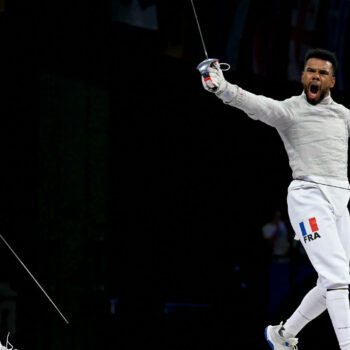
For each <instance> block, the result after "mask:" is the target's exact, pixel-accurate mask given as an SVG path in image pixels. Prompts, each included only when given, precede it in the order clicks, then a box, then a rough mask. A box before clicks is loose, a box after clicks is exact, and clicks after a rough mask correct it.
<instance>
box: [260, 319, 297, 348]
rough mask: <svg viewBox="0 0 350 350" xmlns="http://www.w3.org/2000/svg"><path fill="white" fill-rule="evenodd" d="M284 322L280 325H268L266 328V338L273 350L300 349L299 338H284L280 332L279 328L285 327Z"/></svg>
mask: <svg viewBox="0 0 350 350" xmlns="http://www.w3.org/2000/svg"><path fill="white" fill-rule="evenodd" d="M282 323H283V322H281V323H280V325H279V326H268V327H266V328H265V338H266V340H267V342H268V343H269V345H270V346H271V348H272V349H273V350H287V349H289V350H298V347H297V344H298V339H297V338H283V337H282V336H280V334H279V330H280V329H281V328H282V327H283V326H282Z"/></svg>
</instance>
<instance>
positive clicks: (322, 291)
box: [202, 49, 350, 350]
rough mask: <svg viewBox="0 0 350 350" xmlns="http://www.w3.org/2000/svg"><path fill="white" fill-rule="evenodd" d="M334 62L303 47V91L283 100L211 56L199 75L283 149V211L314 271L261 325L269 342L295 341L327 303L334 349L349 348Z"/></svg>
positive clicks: (347, 116)
mask: <svg viewBox="0 0 350 350" xmlns="http://www.w3.org/2000/svg"><path fill="white" fill-rule="evenodd" d="M336 68H337V60H336V57H335V55H334V54H333V53H331V52H329V51H327V50H324V49H312V50H309V51H308V52H307V53H306V56H305V65H304V70H303V72H302V74H301V82H302V85H303V92H302V94H301V95H299V96H293V97H291V98H288V99H286V100H284V101H276V100H273V99H271V98H268V97H265V96H258V95H255V94H252V93H250V92H248V91H245V90H243V89H241V88H240V87H239V86H237V85H233V84H230V83H229V82H227V81H226V80H225V78H224V76H223V73H222V71H221V69H220V65H219V64H218V63H215V64H214V65H212V67H211V68H209V77H207V78H203V77H202V83H203V86H204V88H205V89H206V90H208V91H210V92H212V93H214V94H215V95H216V96H217V97H218V98H219V99H221V100H222V101H223V102H224V103H225V104H228V105H230V106H233V107H236V108H239V109H241V110H243V111H244V112H245V113H246V114H247V115H248V116H249V117H250V118H252V119H255V120H260V121H262V122H264V123H266V124H268V125H270V126H272V127H275V128H276V129H277V131H278V133H279V135H280V136H281V138H282V140H283V143H284V146H285V149H286V151H287V154H288V157H289V164H290V167H291V169H292V173H293V181H292V182H291V184H290V185H289V188H288V195H287V203H288V213H289V218H290V221H291V224H292V226H293V229H294V231H295V233H296V238H298V239H300V240H301V242H302V244H303V246H304V248H305V250H306V253H307V255H308V257H309V259H310V261H311V263H312V265H313V267H314V268H315V270H316V272H317V274H318V279H317V284H316V286H315V287H314V288H313V289H311V290H310V291H309V293H308V294H307V295H306V296H305V297H304V299H303V300H302V302H301V304H300V305H299V307H298V308H297V309H296V311H295V312H294V313H293V314H292V315H291V316H290V317H289V318H288V319H287V321H286V322H285V324H283V322H281V324H280V325H276V326H271V325H270V326H268V327H266V329H265V338H266V340H267V342H268V343H269V345H270V346H271V347H272V348H273V349H275V350H283V349H297V345H296V344H297V343H298V339H297V338H296V336H297V334H298V333H299V332H300V331H301V330H302V329H303V328H304V327H305V326H306V325H307V324H308V323H309V322H310V321H311V320H313V319H315V318H316V317H317V316H319V315H320V314H321V313H322V312H324V311H325V310H326V309H327V311H328V313H329V316H330V319H331V321H332V325H333V328H334V330H335V333H336V336H337V339H338V342H339V346H340V349H341V350H350V310H349V299H348V294H349V292H348V285H349V283H350V275H349V258H350V218H349V212H348V209H347V204H348V201H349V197H350V186H349V182H348V178H347V166H348V160H347V155H348V137H349V131H350V110H349V109H347V108H345V107H344V106H342V105H340V104H338V103H336V102H334V101H333V99H332V97H331V94H330V90H331V88H333V86H334V84H335V72H336ZM213 87H214V89H213Z"/></svg>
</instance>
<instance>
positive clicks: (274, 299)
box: [262, 210, 290, 318]
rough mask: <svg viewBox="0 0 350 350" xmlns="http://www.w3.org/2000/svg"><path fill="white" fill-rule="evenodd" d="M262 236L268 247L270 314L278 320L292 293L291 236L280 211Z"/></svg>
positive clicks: (263, 228) (265, 226) (263, 231)
mask: <svg viewBox="0 0 350 350" xmlns="http://www.w3.org/2000/svg"><path fill="white" fill-rule="evenodd" d="M262 235H263V238H264V239H265V240H266V242H267V246H268V259H269V264H268V300H269V301H268V313H269V316H270V317H272V318H274V317H276V318H277V317H279V314H280V311H281V306H282V303H283V300H284V299H285V298H286V297H287V295H288V293H289V291H290V254H289V253H290V242H289V234H288V229H287V225H286V224H285V223H284V221H283V220H282V218H281V212H280V211H279V210H276V211H275V212H274V214H273V218H272V220H271V221H270V222H268V223H266V224H265V225H264V226H263V227H262Z"/></svg>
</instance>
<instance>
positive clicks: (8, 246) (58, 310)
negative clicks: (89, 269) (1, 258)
mask: <svg viewBox="0 0 350 350" xmlns="http://www.w3.org/2000/svg"><path fill="white" fill-rule="evenodd" d="M0 238H1V239H2V241H3V242H4V243H5V244H6V246H7V248H9V249H10V251H11V253H12V254H13V255H14V256H15V257H16V259H17V260H18V261H19V262H20V263H21V265H22V266H23V267H24V269H25V270H26V271H27V272H28V274H29V276H30V277H31V278H32V279H33V280H34V282H35V283H36V284H37V286H38V287H39V288H40V289H41V291H42V292H43V293H44V295H45V296H46V298H47V299H49V301H50V303H51V304H52V305H53V307H54V308H55V309H56V311H57V312H58V313H59V314H60V316H61V317H62V318H63V320H64V321H65V322H66V323H67V324H69V322H68V320H67V319H66V318H65V317H64V315H63V313H62V312H61V311H60V309H59V308H58V307H57V306H56V304H55V303H54V302H53V301H52V299H51V298H50V297H49V295H48V294H47V293H46V292H45V290H44V288H43V287H42V286H41V285H40V283H39V282H38V281H37V280H36V279H35V277H34V276H33V275H32V273H31V272H30V271H29V269H28V268H27V266H26V265H25V264H24V263H23V262H22V260H21V259H20V258H19V257H18V255H17V254H16V253H15V251H14V250H13V249H12V248H11V246H10V245H9V244H8V243H7V241H6V240H5V238H4V237H3V236H2V235H0Z"/></svg>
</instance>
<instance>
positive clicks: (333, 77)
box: [331, 75, 336, 88]
mask: <svg viewBox="0 0 350 350" xmlns="http://www.w3.org/2000/svg"><path fill="white" fill-rule="evenodd" d="M331 79H332V81H331V88H332V87H333V86H334V85H335V80H336V79H335V76H334V75H333V76H332V78H331Z"/></svg>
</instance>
